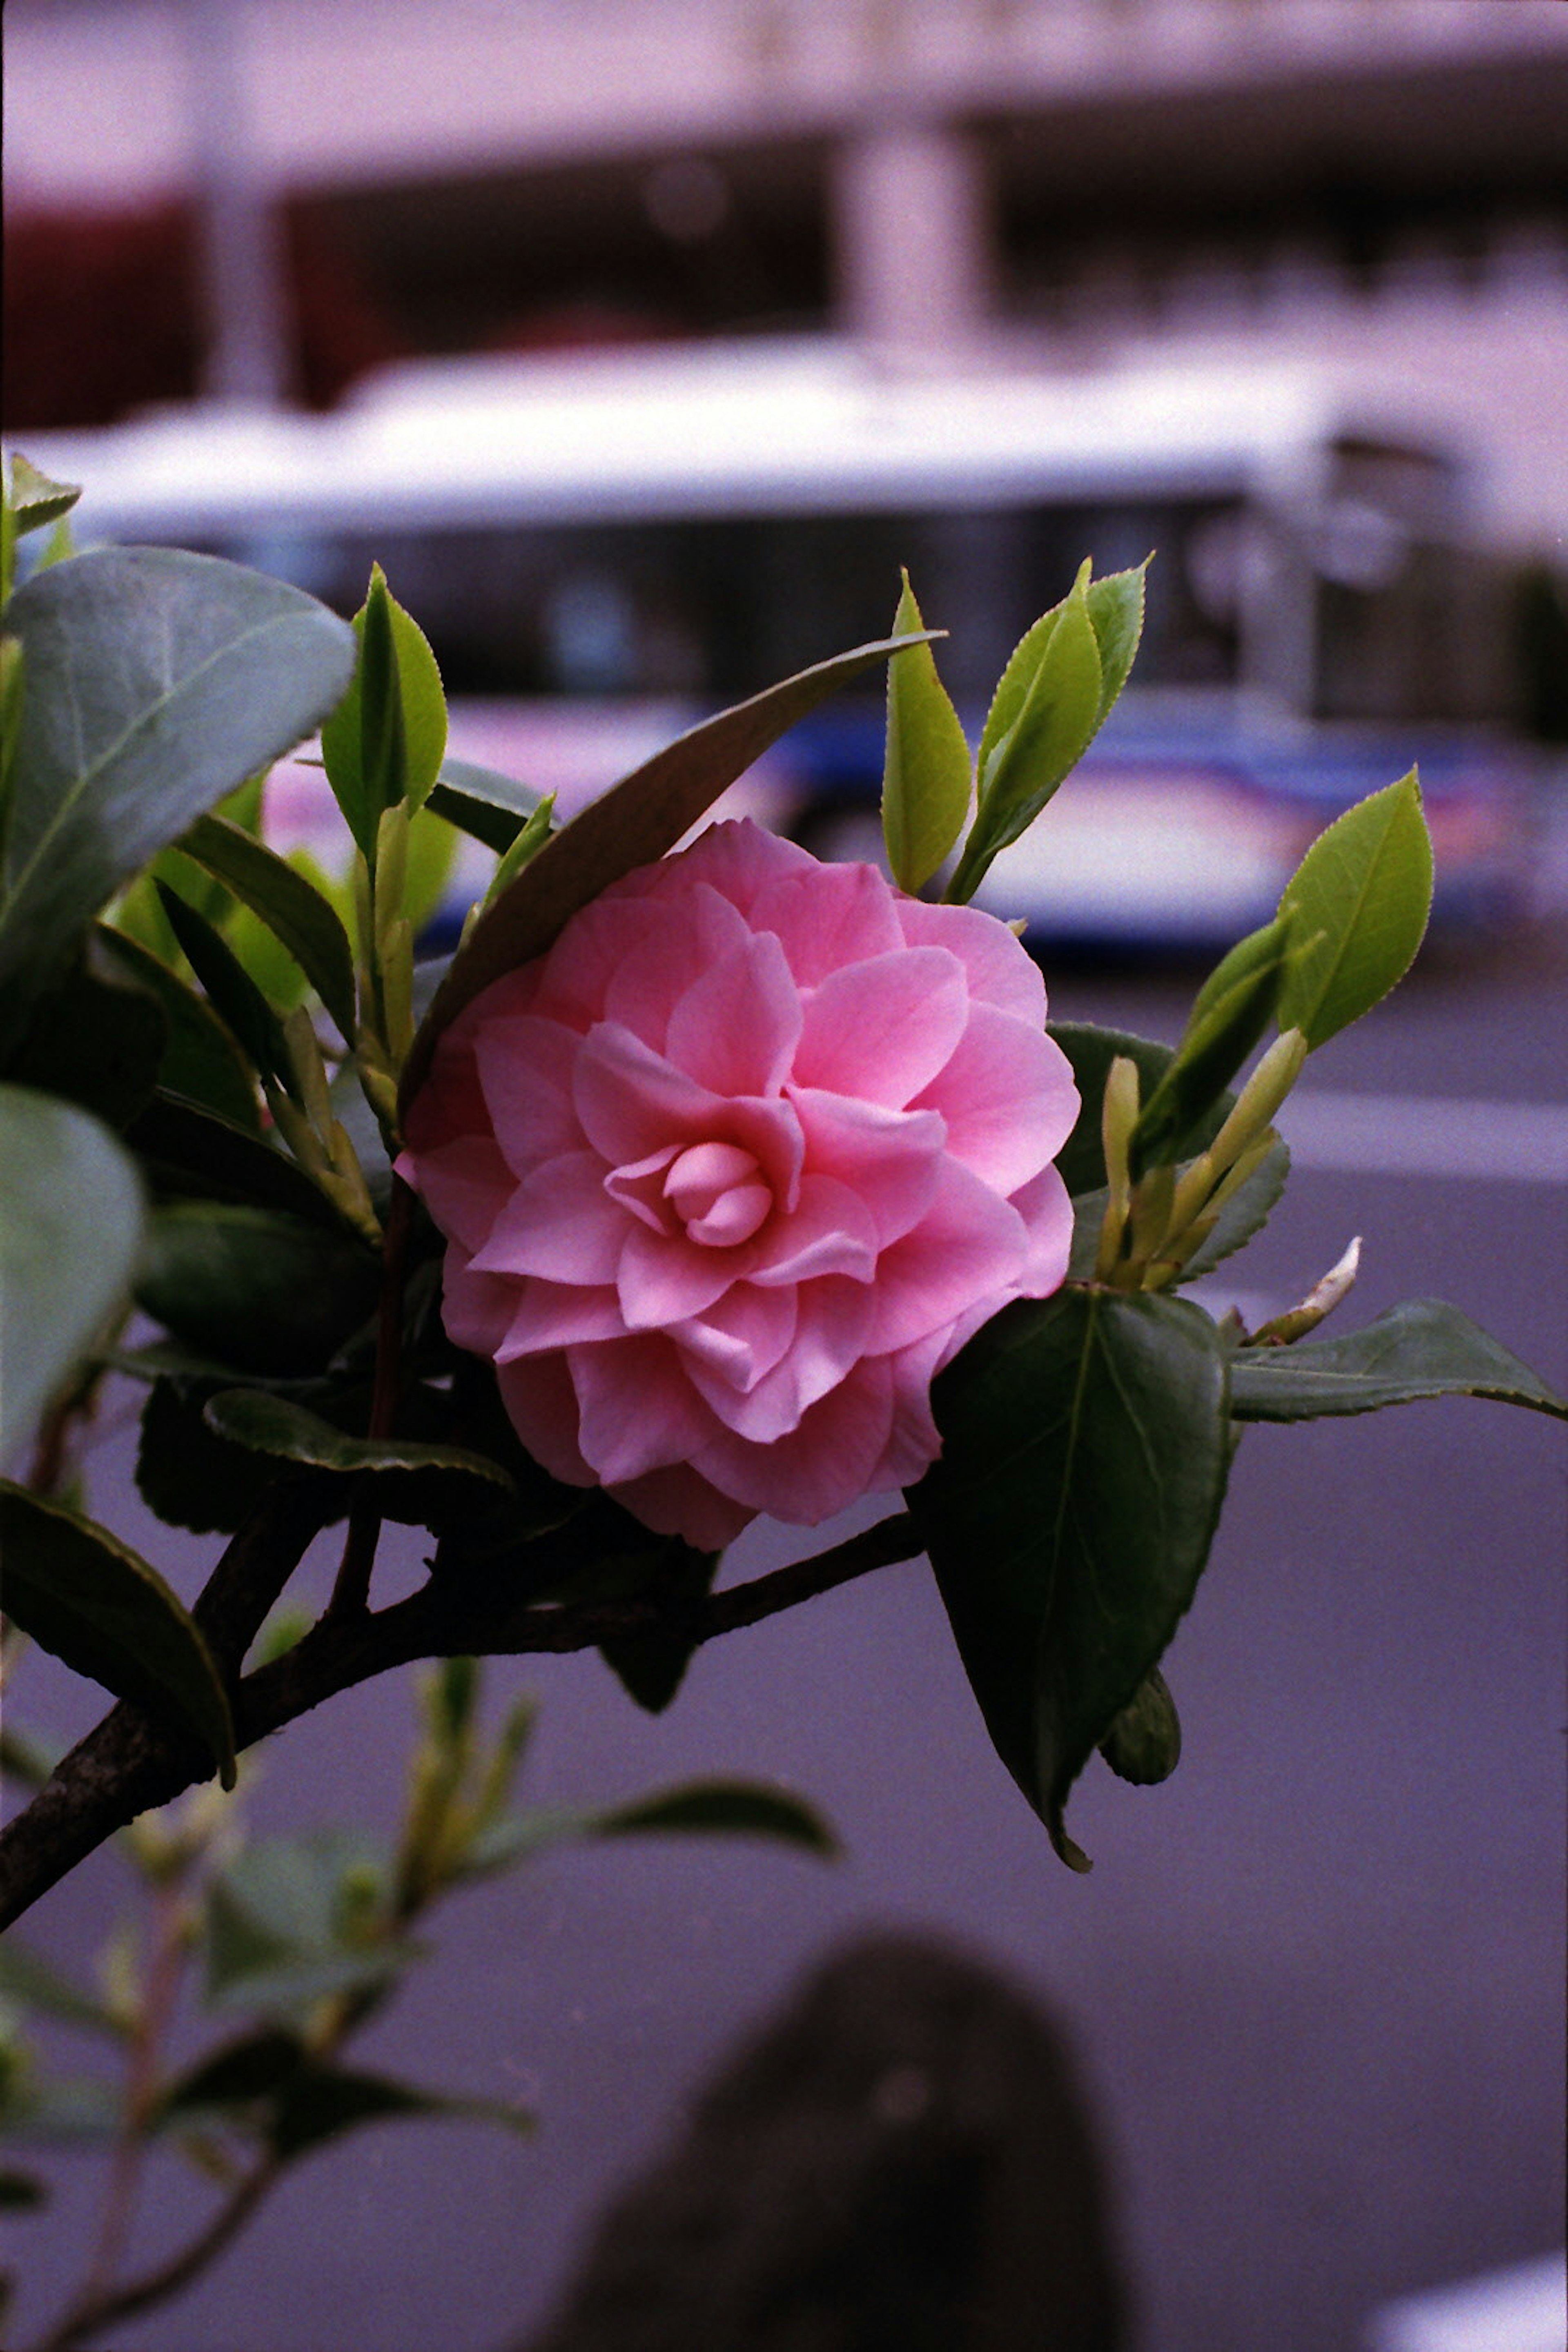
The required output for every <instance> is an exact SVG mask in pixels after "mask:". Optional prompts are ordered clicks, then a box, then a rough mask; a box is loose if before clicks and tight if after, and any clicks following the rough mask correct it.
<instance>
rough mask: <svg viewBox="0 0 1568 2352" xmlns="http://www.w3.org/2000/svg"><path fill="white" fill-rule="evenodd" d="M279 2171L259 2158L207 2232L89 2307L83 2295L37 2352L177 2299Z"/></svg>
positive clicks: (65, 2347)
mask: <svg viewBox="0 0 1568 2352" xmlns="http://www.w3.org/2000/svg"><path fill="white" fill-rule="evenodd" d="M281 2169H282V2167H281V2165H280V2164H279V2161H278V2158H276V2157H273V2156H264V2157H262V2158H260V2160H259V2161H258V2163H257V2164H256V2165H255V2166H254V2167H253V2168H252V2169H251V2170H250V2171H249V2172H247V2174H246V2176H245V2178H244V2179H243V2180H241V2181H238V2182H237V2184H236V2186H235V2187H234V2188H233V2189H231V2190H230V2191H229V2194H228V2196H227V2197H226V2199H225V2200H224V2202H223V2203H222V2205H220V2206H219V2208H218V2210H217V2211H216V2213H215V2214H214V2216H213V2218H212V2220H211V2221H209V2222H208V2223H207V2226H206V2228H205V2230H203V2231H200V2232H199V2234H198V2235H197V2236H196V2237H195V2238H193V2239H192V2240H191V2242H190V2244H189V2245H188V2246H185V2247H184V2248H183V2249H182V2251H181V2252H179V2253H177V2254H174V2255H172V2256H171V2257H170V2259H169V2260H168V2261H167V2262H165V2263H158V2264H157V2265H156V2267H155V2268H153V2269H152V2270H149V2271H143V2272H142V2275H141V2277H140V2278H137V2279H129V2280H127V2282H126V2284H124V2285H123V2286H121V2287H115V2288H112V2289H110V2290H109V2291H108V2292H106V2293H104V2294H99V2295H97V2296H95V2297H94V2298H93V2299H92V2300H91V2301H90V2302H89V2300H88V2298H87V2297H86V2296H85V2295H84V2296H83V2297H82V2298H81V2299H80V2300H79V2301H78V2302H77V2303H76V2304H74V2305H72V2307H71V2309H70V2310H69V2311H68V2312H67V2313H66V2315H65V2317H64V2318H63V2319H62V2320H61V2321H60V2322H59V2324H58V2326H57V2327H56V2328H55V2329H54V2330H53V2331H52V2333H51V2334H49V2335H48V2336H45V2337H44V2338H43V2339H42V2341H41V2342H40V2343H39V2344H38V2345H37V2352H71V2347H72V2346H74V2345H78V2344H79V2343H81V2341H82V2339H83V2338H84V2337H85V2336H96V2335H97V2334H98V2333H99V2331H100V2329H101V2328H104V2327H107V2326H110V2324H111V2323H112V2322H113V2321H115V2320H118V2319H131V2318H132V2317H134V2315H136V2313H137V2312H139V2311H147V2310H150V2309H151V2308H152V2306H153V2305H154V2304H157V2303H162V2302H163V2300H164V2299H165V2297H167V2296H169V2295H172V2294H177V2293H178V2292H179V2290H180V2288H181V2287H183V2286H184V2285H185V2284H187V2283H188V2282H189V2281H190V2280H191V2279H193V2278H195V2276H196V2275H197V2273H198V2272H200V2271H203V2270H205V2268H206V2266H207V2264H208V2263H210V2262H212V2261H213V2260H215V2258H216V2256H217V2255H219V2254H221V2253H222V2252H223V2250H224V2248H225V2247H226V2245H227V2244H228V2243H229V2241H230V2240H231V2239H232V2238H234V2237H235V2236H236V2235H237V2232H238V2231H240V2230H241V2229H243V2228H244V2226H245V2224H246V2222H247V2221H248V2220H249V2218H250V2216H251V2214H252V2213H253V2212H254V2211H255V2210H256V2208H257V2206H258V2205H259V2203H260V2202H261V2200H262V2199H263V2198H264V2197H265V2196H266V2194H267V2192H268V2189H270V2188H271V2186H272V2184H273V2182H274V2181H275V2180H276V2179H277V2178H278V2175H279V2172H280V2171H281Z"/></svg>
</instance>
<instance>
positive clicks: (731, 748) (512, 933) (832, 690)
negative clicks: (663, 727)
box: [401, 638, 905, 1108]
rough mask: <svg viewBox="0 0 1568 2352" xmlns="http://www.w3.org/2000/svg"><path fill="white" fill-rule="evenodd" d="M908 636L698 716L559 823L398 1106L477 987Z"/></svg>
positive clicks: (493, 913)
mask: <svg viewBox="0 0 1568 2352" xmlns="http://www.w3.org/2000/svg"><path fill="white" fill-rule="evenodd" d="M904 642H905V640H903V639H900V638H888V639H883V640H881V641H879V643H877V644H874V645H867V646H855V647H854V649H853V650H852V651H851V652H849V653H847V654H839V655H838V656H837V657H836V658H835V659H834V660H832V661H825V662H818V663H816V665H815V666H814V667H812V668H810V669H805V670H801V671H800V672H799V673H798V674H797V675H796V676H795V677H787V678H785V679H784V680H783V682H782V683H781V684H780V685H778V686H771V687H769V688H767V689H766V691H765V692H764V693H762V694H757V695H753V696H752V698H751V699H750V701H748V702H739V703H736V704H735V705H733V707H732V708H731V709H728V710H721V711H720V712H719V713H718V714H717V715H716V716H715V717H714V718H712V719H704V720H703V721H702V723H701V725H700V726H698V727H693V728H690V729H689V730H688V731H687V732H686V733H685V734H684V735H679V736H677V738H676V740H675V741H674V742H673V743H667V744H666V746H665V748H664V750H663V751H656V752H655V753H654V756H653V758H652V759H651V760H647V761H644V763H643V765H642V766H641V767H640V768H637V769H635V770H634V771H633V772H632V773H631V774H630V775H629V776H623V777H622V779H621V781H620V782H619V783H618V784H615V785H613V786H612V787H611V789H610V790H609V791H608V792H607V793H605V794H604V795H603V796H602V798H600V799H599V800H596V801H593V802H591V803H589V805H588V806H587V807H586V808H585V809H584V811H583V812H582V814H581V815H579V816H575V817H574V818H573V820H572V822H571V824H567V825H563V827H562V828H561V831H560V832H559V833H557V834H555V835H552V837H551V839H550V840H549V841H548V842H546V843H545V845H544V846H543V848H542V850H541V851H540V854H539V856H537V857H535V858H533V859H532V860H531V863H530V864H529V865H528V866H526V867H525V868H524V869H523V871H522V872H521V874H520V875H519V876H518V877H517V879H516V880H515V881H514V882H513V883H512V884H511V885H510V887H509V888H508V889H506V890H505V891H503V892H502V894H501V896H500V898H498V899H497V900H496V901H495V904H494V905H493V906H491V907H489V908H487V909H486V911H485V913H484V914H483V915H482V916H481V917H480V918H479V921H478V922H477V923H476V924H475V925H474V928H473V930H472V932H471V934H470V935H469V937H468V939H467V940H465V941H464V943H463V945H462V947H461V948H460V949H459V950H458V953H457V954H456V955H455V956H454V957H453V959H452V961H451V965H450V968H449V969H448V971H447V977H446V979H445V980H444V981H443V982H442V983H441V986H440V987H439V989H438V990H437V992H436V997H435V1001H434V1003H432V1004H431V1007H430V1010H429V1012H428V1013H426V1016H425V1019H424V1021H423V1022H422V1023H421V1024H420V1026H419V1032H418V1034H417V1036H416V1038H415V1041H414V1045H413V1050H412V1051H411V1053H410V1054H409V1056H408V1059H407V1062H406V1063H405V1066H404V1072H403V1085H402V1093H401V1100H402V1102H403V1104H404V1106H405V1108H406V1106H407V1104H408V1103H410V1102H411V1101H412V1100H413V1098H414V1096H415V1095H416V1093H417V1091H418V1089H419V1087H420V1086H421V1085H422V1083H423V1081H424V1078H425V1074H426V1071H427V1070H428V1068H429V1066H430V1056H431V1055H432V1054H433V1053H434V1052H435V1049H436V1040H437V1037H438V1036H439V1035H440V1034H441V1032H442V1030H443V1029H445V1028H446V1026H447V1023H448V1022H450V1021H454V1020H456V1018H457V1016H458V1013H460V1012H461V1011H462V1009H463V1007H464V1005H465V1004H468V1003H472V1001H473V999H474V998H475V997H476V996H478V994H479V992H480V990H481V989H484V988H488V987H489V984H490V982H492V981H493V980H499V979H500V977H501V974H502V973H503V972H508V971H514V970H515V969H516V967H517V966H518V965H519V964H520V963H527V962H528V961H529V960H530V959H531V957H533V956H537V955H542V954H543V952H544V950H545V949H546V948H548V947H549V946H550V945H551V944H552V941H553V940H555V939H557V938H558V937H559V935H560V933H561V932H562V931H563V929H565V927H566V925H567V923H568V922H569V921H570V920H571V919H572V917H573V916H574V914H575V913H576V912H577V910H578V908H580V907H585V906H586V905H587V904H588V902H589V900H590V899H592V898H597V897H598V895H599V893H600V891H601V890H604V889H606V888H607V887H608V886H609V885H610V884H611V883H612V882H615V881H618V880H619V878H620V877H621V876H622V875H623V874H629V873H631V872H632V870H633V869H634V867H636V866H647V865H648V864H650V863H651V861H652V860H653V859H654V858H656V857H662V856H664V855H665V852H666V851H667V850H669V849H673V848H674V846H675V845H676V843H677V842H678V841H679V839H680V836H681V835H682V834H683V833H686V832H688V831H689V828H690V827H691V826H692V825H694V824H696V823H697V820H698V819H699V817H700V816H702V815H703V814H705V812H706V811H707V810H708V809H710V807H711V806H712V804H713V803H714V802H715V801H716V800H717V799H718V798H719V795H720V793H722V792H724V791H725V790H726V789H727V788H728V787H729V786H730V785H731V784H732V783H733V782H734V781H735V779H736V777H737V776H740V775H742V774H744V772H745V771H746V770H747V769H748V768H749V767H750V766H751V764H752V761H753V760H756V759H760V758H761V756H762V754H763V752H764V751H766V750H767V748H768V746H769V744H770V743H774V742H776V741H777V740H778V738H779V737H780V736H781V735H782V734H783V733H784V730H785V729H786V728H789V727H793V726H794V725H795V721H796V720H797V719H804V718H805V716H806V713H807V712H808V711H812V710H815V709H816V707H817V705H818V704H819V703H822V702H826V699H827V698H828V696H829V695H830V694H836V693H837V691H838V689H839V688H840V687H842V686H847V685H848V684H849V682H850V680H851V679H852V678H856V677H859V676H860V674H861V672H862V671H864V670H867V669H869V668H870V667H872V665H873V664H874V663H876V662H879V661H884V660H886V658H887V656H889V654H892V653H898V652H900V650H901V648H902V646H903V644H904Z"/></svg>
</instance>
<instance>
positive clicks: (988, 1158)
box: [910, 1004, 1079, 1194]
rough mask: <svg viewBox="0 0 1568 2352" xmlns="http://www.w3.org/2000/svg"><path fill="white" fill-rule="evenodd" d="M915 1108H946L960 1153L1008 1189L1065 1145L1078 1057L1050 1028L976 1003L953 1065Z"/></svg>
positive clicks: (951, 1146) (950, 1144)
mask: <svg viewBox="0 0 1568 2352" xmlns="http://www.w3.org/2000/svg"><path fill="white" fill-rule="evenodd" d="M910 1108H921V1109H930V1110H937V1111H940V1112H941V1113H942V1118H944V1119H945V1120H946V1121H947V1148H948V1150H950V1151H951V1152H952V1155H953V1157H954V1158H955V1159H957V1160H963V1163H964V1165H965V1167H966V1168H970V1169H972V1170H973V1172H974V1174H975V1175H976V1176H982V1177H984V1180H985V1181H986V1183H987V1184H989V1185H991V1186H992V1187H993V1189H994V1191H996V1192H1001V1193H1004V1194H1005V1193H1009V1192H1016V1191H1017V1189H1018V1187H1019V1185H1020V1184H1025V1183H1027V1181H1028V1180H1029V1179H1030V1177H1031V1176H1037V1175H1038V1173H1039V1171H1040V1170H1041V1169H1042V1168H1043V1167H1044V1166H1045V1165H1046V1163H1047V1160H1053V1159H1054V1158H1055V1157H1056V1155H1057V1153H1058V1151H1059V1150H1061V1148H1062V1145H1063V1144H1064V1143H1065V1142H1066V1141H1067V1139H1068V1136H1069V1135H1070V1134H1071V1133H1072V1129H1073V1122H1074V1121H1075V1119H1076V1118H1078V1113H1079V1097H1078V1089H1077V1087H1075V1086H1074V1084H1073V1078H1072V1066H1071V1064H1070V1063H1069V1062H1068V1057H1067V1055H1065V1054H1064V1053H1063V1052H1062V1050H1061V1047H1060V1046H1059V1045H1056V1044H1055V1043H1054V1042H1053V1041H1052V1039H1050V1038H1049V1037H1047V1035H1046V1034H1045V1032H1044V1031H1043V1030H1041V1029H1031V1028H1029V1027H1028V1026H1027V1025H1026V1024H1025V1023H1024V1022H1022V1021H1018V1020H1016V1019H1015V1018H1014V1017H1013V1015H1012V1014H1011V1013H998V1012H997V1011H996V1010H995V1009H994V1006H992V1005H989V1004H975V1005H972V1006H971V1008H970V1013H969V1023H968V1026H967V1027H966V1028H965V1030H964V1033H963V1036H962V1037H961V1038H960V1040H959V1042H958V1045H956V1046H955V1048H954V1049H953V1052H952V1057H951V1058H950V1060H949V1061H948V1063H947V1064H946V1066H945V1067H944V1068H943V1069H942V1072H941V1073H940V1074H939V1076H936V1077H934V1078H933V1079H932V1080H931V1084H930V1086H929V1087H926V1088H925V1090H924V1092H923V1093H922V1094H921V1095H920V1096H919V1097H917V1100H916V1102H915V1103H914V1104H912V1105H911V1106H910Z"/></svg>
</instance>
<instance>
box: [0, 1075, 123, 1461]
mask: <svg viewBox="0 0 1568 2352" xmlns="http://www.w3.org/2000/svg"><path fill="white" fill-rule="evenodd" d="M0 1165H3V1166H4V1168H5V1187H4V1191H3V1192H0V1460H8V1459H10V1458H11V1456H12V1454H13V1453H14V1451H15V1449H16V1447H17V1446H19V1445H20V1444H22V1443H23V1442H24V1441H25V1440H26V1437H27V1436H28V1434H29V1433H31V1431H32V1430H33V1429H34V1427H35V1426H36V1425H37V1420H38V1416H39V1415H40V1413H42V1412H43V1411H44V1410H45V1408H46V1406H47V1404H48V1402H49V1401H50V1399H51V1398H52V1397H53V1396H54V1395H55V1394H56V1393H57V1392H58V1390H59V1388H60V1387H61V1385H62V1384H63V1382H64V1381H66V1380H67V1379H68V1377H69V1375H70V1373H71V1371H72V1369H73V1368H74V1366H75V1365H76V1363H77V1362H78V1360H79V1358H80V1357H81V1355H82V1353H83V1351H84V1349H86V1348H87V1347H88V1346H89V1343H90V1342H91V1340H92V1339H94V1338H95V1337H96V1335H97V1333H98V1332H99V1330H100V1328H101V1326H102V1325H103V1324H104V1322H105V1321H106V1320H107V1319H108V1318H109V1317H110V1315H111V1314H112V1313H113V1311H114V1309H115V1308H116V1307H118V1306H119V1305H120V1304H121V1300H122V1299H123V1298H124V1297H125V1296H126V1293H127V1290H128V1289H129V1286H130V1283H131V1278H132V1274H133V1272H134V1270H135V1265H136V1258H137V1253H138V1251H139V1250H140V1248H141V1245H142V1223H143V1220H142V1188H141V1185H140V1183H139V1182H138V1181H137V1176H136V1171H135V1169H134V1167H133V1166H132V1162H131V1160H129V1159H128V1158H127V1156H126V1154H125V1153H124V1152H123V1151H122V1150H121V1147H120V1145H119V1144H118V1143H117V1142H116V1140H115V1139H114V1137H113V1136H112V1135H110V1132H109V1129H107V1128H106V1127H104V1126H102V1125H100V1122H99V1121H98V1120H97V1119H95V1118H89V1115H88V1114H87V1112H86V1111H81V1110H76V1109H74V1108H72V1107H71V1106H70V1105H69V1104H68V1103H62V1102H58V1101H57V1100H56V1099H55V1098H54V1097H52V1096H50V1095H43V1094H36V1093H34V1092H32V1091H31V1090H30V1089H29V1088H27V1087H14V1086H5V1085H0Z"/></svg>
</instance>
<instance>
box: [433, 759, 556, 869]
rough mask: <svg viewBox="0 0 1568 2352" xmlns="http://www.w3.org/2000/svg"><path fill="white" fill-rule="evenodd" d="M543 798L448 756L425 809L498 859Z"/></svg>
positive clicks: (506, 778) (508, 779) (512, 781)
mask: <svg viewBox="0 0 1568 2352" xmlns="http://www.w3.org/2000/svg"><path fill="white" fill-rule="evenodd" d="M543 797H544V796H543V794H542V793H536V792H534V791H533V790H532V788H531V786H530V785H528V784H520V783H519V782H517V781H516V779H515V778H514V777H511V776H503V775H500V774H499V773H498V772H497V771H496V770H495V769H494V768H481V767H477V766H476V765H475V764H474V762H473V761H471V760H454V759H453V758H452V757H451V755H450V753H448V754H447V758H446V759H444V760H443V761H442V762H441V772H440V774H439V775H438V776H437V779H436V782H434V784H432V786H431V787H430V798H429V800H428V801H427V803H426V807H427V808H428V809H429V810H430V811H431V813H432V814H434V815H436V816H442V817H445V818H446V820H447V824H455V825H457V826H458V828H459V830H460V831H461V832H463V833H467V834H469V835H472V837H473V838H474V840H475V841H481V842H483V844H484V845H485V847H486V848H487V849H493V850H494V851H495V853H496V855H497V856H498V857H500V856H505V854H506V852H507V851H508V850H509V849H510V847H511V845H512V843H513V842H514V841H515V840H516V839H517V836H518V835H519V834H520V833H521V831H522V828H523V826H524V825H525V824H527V823H528V821H529V819H530V818H531V816H532V814H533V813H534V811H535V810H536V809H537V808H538V807H539V804H540V803H541V801H542V798H543Z"/></svg>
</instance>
